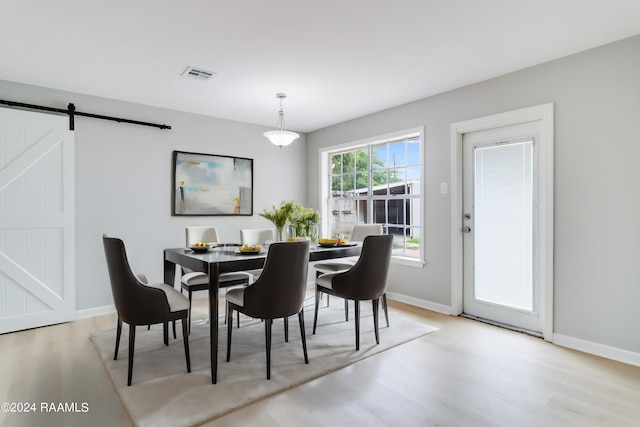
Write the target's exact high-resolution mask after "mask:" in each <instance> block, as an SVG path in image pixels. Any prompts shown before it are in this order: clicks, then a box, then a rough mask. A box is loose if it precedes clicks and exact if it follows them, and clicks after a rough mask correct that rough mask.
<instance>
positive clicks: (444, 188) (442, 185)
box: [440, 182, 449, 194]
mask: <svg viewBox="0 0 640 427" xmlns="http://www.w3.org/2000/svg"><path fill="white" fill-rule="evenodd" d="M448 192H449V184H447V183H446V182H441V183H440V194H447V193H448Z"/></svg>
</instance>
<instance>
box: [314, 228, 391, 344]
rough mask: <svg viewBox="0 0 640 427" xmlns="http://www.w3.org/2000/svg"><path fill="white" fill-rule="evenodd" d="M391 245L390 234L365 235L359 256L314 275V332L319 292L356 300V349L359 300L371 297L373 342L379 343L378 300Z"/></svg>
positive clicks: (358, 328)
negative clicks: (334, 269) (332, 270)
mask: <svg viewBox="0 0 640 427" xmlns="http://www.w3.org/2000/svg"><path fill="white" fill-rule="evenodd" d="M392 249H393V236H392V235H388V234H386V235H380V236H367V237H365V239H364V242H363V243H362V252H361V253H360V258H358V261H357V262H356V263H355V265H354V266H353V267H351V268H350V269H348V270H346V271H338V272H335V273H327V274H322V275H320V276H318V278H317V279H316V295H315V297H316V298H315V303H316V304H315V308H316V311H315V313H314V316H313V333H314V334H315V333H316V326H317V323H318V309H319V307H320V295H321V294H323V293H324V294H328V295H335V296H338V297H340V298H344V299H345V300H353V301H354V302H355V321H356V350H359V349H360V301H363V300H371V303H372V305H373V326H374V331H375V337H376V343H377V344H380V335H379V332H378V301H379V300H380V298H381V297H382V296H383V295H384V294H385V292H386V289H387V277H388V274H389V264H390V262H391V251H392Z"/></svg>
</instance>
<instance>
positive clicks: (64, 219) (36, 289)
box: [0, 108, 75, 333]
mask: <svg viewBox="0 0 640 427" xmlns="http://www.w3.org/2000/svg"><path fill="white" fill-rule="evenodd" d="M68 126H69V121H68V118H67V117H66V116H55V115H51V114H43V113H35V112H28V111H21V110H12V109H9V108H0V333H5V332H11V331H17V330H22V329H28V328H33V327H37V326H44V325H50V324H54V323H60V322H65V321H69V320H72V319H73V317H74V315H75V277H74V276H75V274H74V270H75V266H74V258H75V257H74V240H75V234H74V219H75V218H74V139H73V132H71V131H69V130H68V129H69V128H68Z"/></svg>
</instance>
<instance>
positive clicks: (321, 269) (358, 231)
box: [313, 224, 389, 327]
mask: <svg viewBox="0 0 640 427" xmlns="http://www.w3.org/2000/svg"><path fill="white" fill-rule="evenodd" d="M383 231H384V230H383V228H382V224H356V225H354V226H353V231H352V232H351V241H352V242H362V241H364V239H365V237H367V236H376V235H380V234H383ZM357 260H358V259H357V258H344V259H341V260H339V261H325V262H319V263H316V264H315V265H314V266H313V267H314V268H315V269H316V279H317V278H318V277H320V275H322V274H327V273H335V272H338V271H345V270H348V269H350V268H351V267H353V266H354V265H355V264H356V262H357ZM320 296H322V295H320ZM328 306H329V297H327V307H328ZM382 311H383V312H384V319H385V321H386V322H387V327H388V326H389V311H388V310H387V293H386V292H385V293H384V294H382ZM344 320H345V321H348V320H349V301H348V300H346V299H345V300H344Z"/></svg>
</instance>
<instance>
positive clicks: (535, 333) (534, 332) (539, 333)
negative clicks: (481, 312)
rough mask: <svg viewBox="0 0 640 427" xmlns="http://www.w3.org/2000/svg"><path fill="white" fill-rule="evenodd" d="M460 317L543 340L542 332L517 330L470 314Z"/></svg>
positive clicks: (517, 328) (511, 326) (463, 314)
mask: <svg viewBox="0 0 640 427" xmlns="http://www.w3.org/2000/svg"><path fill="white" fill-rule="evenodd" d="M460 317H465V318H467V319H471V320H476V321H478V322H482V323H487V324H489V325H493V326H497V327H499V328H504V329H509V330H510V331H515V332H521V333H523V334H527V335H531V336H533V337H536V338H543V336H542V332H536V331H531V330H529V329H524V328H519V327H517V326H513V325H508V324H506V323H501V322H496V321H495V320H490V319H485V318H483V317H478V316H473V315H471V314H467V313H462V314H461V315H460Z"/></svg>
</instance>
